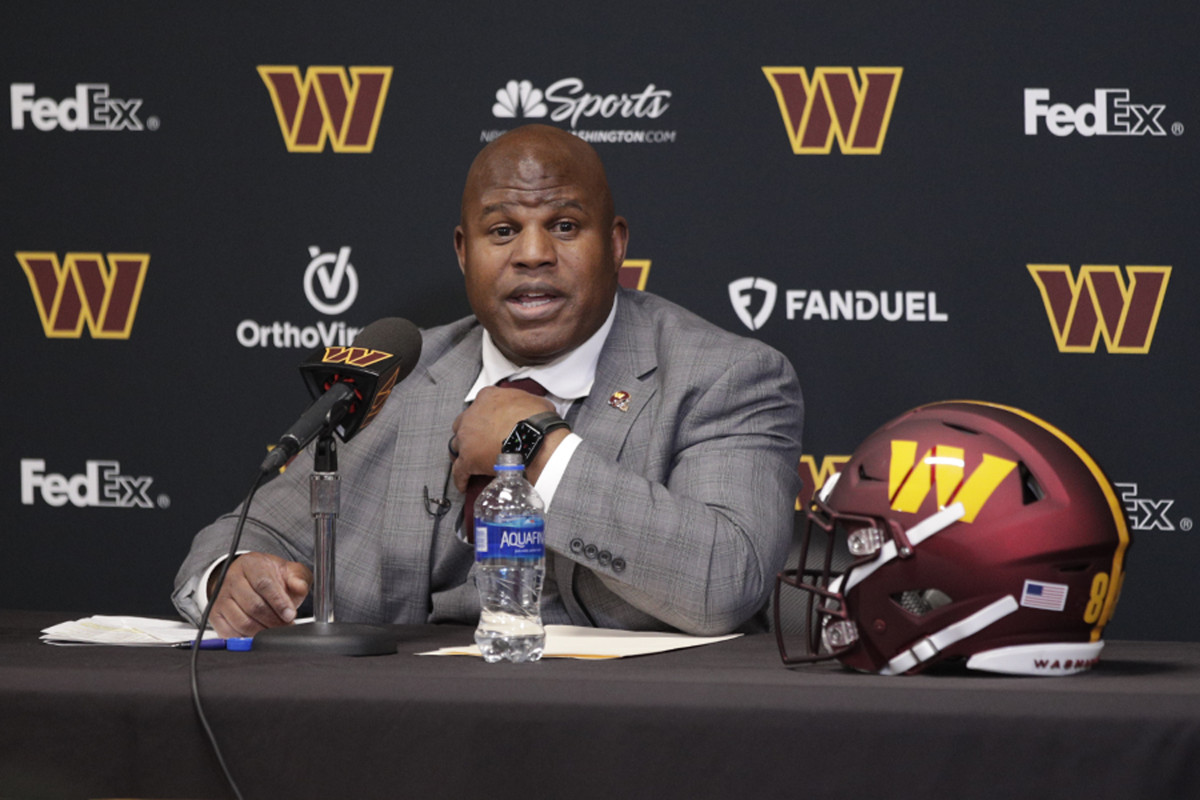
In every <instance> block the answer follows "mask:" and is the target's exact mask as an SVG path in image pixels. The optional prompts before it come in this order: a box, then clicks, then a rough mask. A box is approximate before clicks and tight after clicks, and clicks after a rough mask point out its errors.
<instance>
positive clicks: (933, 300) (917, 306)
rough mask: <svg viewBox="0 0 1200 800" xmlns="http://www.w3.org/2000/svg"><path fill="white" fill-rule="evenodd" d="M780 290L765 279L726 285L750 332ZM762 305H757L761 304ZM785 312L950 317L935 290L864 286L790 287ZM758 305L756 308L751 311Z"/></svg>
mask: <svg viewBox="0 0 1200 800" xmlns="http://www.w3.org/2000/svg"><path fill="white" fill-rule="evenodd" d="M778 295H779V289H778V287H777V286H776V285H775V282H774V281H771V280H768V279H767V278H754V277H747V278H738V279H737V280H735V281H732V282H731V283H730V284H729V301H730V303H732V304H733V310H734V313H736V314H737V316H738V319H740V320H741V321H742V324H743V325H745V326H746V327H747V328H749V329H750V330H752V331H756V330H758V329H759V328H761V327H762V326H763V325H765V324H766V323H767V320H768V319H769V318H770V316H771V312H772V311H773V310H774V309H775V301H776V299H777V297H778ZM760 303H761V305H758V304H760ZM783 304H784V311H785V313H786V316H787V318H788V319H789V320H794V319H798V318H799V319H803V320H804V321H806V322H808V321H811V320H822V321H827V322H828V321H832V322H837V321H841V320H844V321H847V322H869V321H871V320H876V319H882V320H885V321H887V322H899V321H904V322H946V321H948V320H949V319H950V317H949V315H947V314H946V313H945V312H942V311H939V310H938V298H937V292H926V291H893V292H872V291H866V290H863V289H857V290H855V289H846V290H832V291H823V290H818V289H789V290H787V291H786V292H784V293H783ZM755 305H758V310H757V311H754V310H752V309H753V307H754V306H755Z"/></svg>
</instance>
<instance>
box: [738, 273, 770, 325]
mask: <svg viewBox="0 0 1200 800" xmlns="http://www.w3.org/2000/svg"><path fill="white" fill-rule="evenodd" d="M778 293H779V287H778V286H776V285H775V281H772V280H768V279H766V278H738V279H737V280H736V281H732V282H731V283H730V284H729V302H731V303H733V310H734V313H736V314H737V316H738V319H740V320H741V321H742V324H743V325H745V326H746V327H747V328H749V329H750V330H752V331H756V330H758V329H759V328H761V327H762V326H763V325H765V324H766V323H767V320H768V319H769V318H770V316H771V312H772V311H774V310H775V297H776V295H777V294H778ZM756 299H758V300H760V304H759V307H758V311H751V310H750V308H751V305H752V304H754V302H755V300H756Z"/></svg>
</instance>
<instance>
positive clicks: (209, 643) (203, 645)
mask: <svg viewBox="0 0 1200 800" xmlns="http://www.w3.org/2000/svg"><path fill="white" fill-rule="evenodd" d="M194 644H196V643H195V642H194V641H191V642H179V643H177V644H174V645H172V647H177V648H179V649H180V650H191V649H192V646H193V645H194ZM200 649H201V650H224V649H225V640H224V639H201V640H200Z"/></svg>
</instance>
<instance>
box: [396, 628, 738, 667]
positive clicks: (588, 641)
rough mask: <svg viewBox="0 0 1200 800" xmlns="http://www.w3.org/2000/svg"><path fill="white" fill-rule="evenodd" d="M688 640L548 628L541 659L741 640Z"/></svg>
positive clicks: (446, 652)
mask: <svg viewBox="0 0 1200 800" xmlns="http://www.w3.org/2000/svg"><path fill="white" fill-rule="evenodd" d="M741 635H742V634H740V633H731V634H728V635H726V636H689V635H688V634H686V633H657V632H654V631H620V630H613V629H611V628H584V627H579V626H576V625H547V626H546V647H545V650H544V651H543V653H542V658H597V659H599V658H623V657H625V656H644V655H649V654H651V653H665V652H667V651H668V650H682V649H683V648H685V647H699V646H700V645H705V644H713V643H714V642H724V641H726V640H728V639H735V638H737V637H738V636H741ZM417 655H419V656H479V648H478V647H476V646H475V645H473V644H471V645H463V646H460V647H442V648H440V649H438V650H430V651H428V652H425V653H417Z"/></svg>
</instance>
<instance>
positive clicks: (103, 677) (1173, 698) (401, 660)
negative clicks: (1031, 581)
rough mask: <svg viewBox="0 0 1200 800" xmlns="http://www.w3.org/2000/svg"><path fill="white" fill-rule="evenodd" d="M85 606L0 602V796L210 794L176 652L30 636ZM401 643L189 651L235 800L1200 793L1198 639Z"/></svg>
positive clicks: (207, 757) (440, 629) (214, 770)
mask: <svg viewBox="0 0 1200 800" xmlns="http://www.w3.org/2000/svg"><path fill="white" fill-rule="evenodd" d="M79 616H85V615H84V614H74V615H72V614H53V613H47V612H19V611H0V797H4V798H17V797H19V798H30V797H64V798H65V797H69V798H84V797H89V798H100V797H123V798H130V797H133V798H168V797H172V798H174V797H179V798H199V797H213V798H215V797H228V796H231V793H230V792H229V790H228V789H227V787H226V785H225V784H224V782H223V778H222V775H221V773H220V770H219V767H218V766H217V763H216V760H215V758H214V757H213V755H212V753H211V751H210V748H209V746H208V744H207V742H206V740H205V739H204V737H203V735H202V732H201V729H200V726H199V724H198V722H197V720H196V717H195V713H194V710H193V708H192V704H191V700H190V695H189V679H188V662H189V653H188V652H187V651H183V650H172V649H157V648H155V649H147V648H118V647H52V646H49V645H44V644H41V643H40V642H38V641H37V635H38V631H39V630H40V629H41V628H43V627H46V626H48V625H51V624H53V623H56V622H61V621H63V620H66V619H71V618H76V617H79ZM396 635H397V639H398V642H399V650H400V653H399V654H397V655H394V656H376V657H366V658H350V657H344V656H309V655H304V656H297V655H294V654H290V653H287V654H285V653H269V652H250V653H235V652H226V651H211V652H203V653H201V655H200V686H201V692H202V695H203V697H204V700H205V710H206V713H207V714H208V718H209V720H210V722H211V723H212V725H213V728H214V730H215V731H216V734H217V737H218V740H219V742H220V744H221V747H222V749H223V751H224V753H225V755H226V758H227V760H228V762H229V764H230V769H231V770H232V772H233V774H234V776H235V778H236V779H237V781H238V783H239V785H240V786H241V789H242V792H243V794H244V795H245V797H246V798H247V800H249V799H250V798H288V800H299V799H301V798H322V799H323V800H329V799H330V798H369V797H415V798H427V797H430V798H432V797H452V798H460V797H480V798H483V797H487V798H509V797H512V798H517V797H520V798H523V799H524V800H527V799H528V798H531V797H547V798H556V797H575V798H592V797H595V798H605V800H613V799H614V798H643V797H645V798H670V797H686V798H710V797H711V798H725V797H728V798H736V799H737V800H741V799H742V798H754V797H762V798H767V797H794V798H809V797H812V798H826V797H833V798H841V797H855V798H868V797H879V798H902V797H914V798H917V797H919V798H923V799H924V800H929V799H930V798H975V797H978V798H992V797H995V798H1014V797H1021V796H1026V797H1034V796H1038V797H1047V798H1049V797H1071V798H1085V797H1086V798H1109V797H1113V798H1116V797H1121V798H1139V800H1144V799H1145V798H1160V797H1161V798H1174V797H1196V796H1200V644H1197V643H1177V642H1162V643H1155V642H1123V641H1118V642H1110V643H1109V644H1108V646H1107V647H1106V649H1105V652H1104V658H1103V659H1102V661H1101V664H1100V666H1099V667H1098V668H1097V669H1096V670H1094V671H1093V672H1091V673H1089V674H1085V675H1080V676H1076V677H1072V678H1017V677H1002V676H988V675H983V674H976V673H966V672H949V673H942V674H937V675H918V676H912V677H898V678H884V677H879V676H870V675H858V674H853V673H849V672H847V671H845V670H843V669H842V668H841V667H840V666H838V665H836V664H823V665H817V666H810V667H801V668H796V669H787V668H785V667H783V666H782V664H781V663H780V661H779V656H778V652H777V651H776V647H775V641H774V638H773V637H771V636H769V635H757V636H746V637H742V638H739V639H735V640H732V641H728V642H723V643H719V644H714V645H709V646H706V647H700V648H694V649H690V650H683V651H676V652H671V653H665V654H660V655H654V656H645V657H640V658H630V659H621V660H612V661H600V662H596V661H572V660H546V661H542V662H539V663H537V664H528V665H512V664H496V665H489V664H485V663H483V661H482V660H479V659H473V658H467V657H418V656H415V655H413V654H414V653H416V652H419V651H423V650H431V649H434V648H436V647H441V646H445V645H451V644H463V643H468V642H469V641H470V639H471V630H470V629H469V628H465V627H458V626H436V627H435V626H427V627H422V626H397V628H396Z"/></svg>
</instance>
